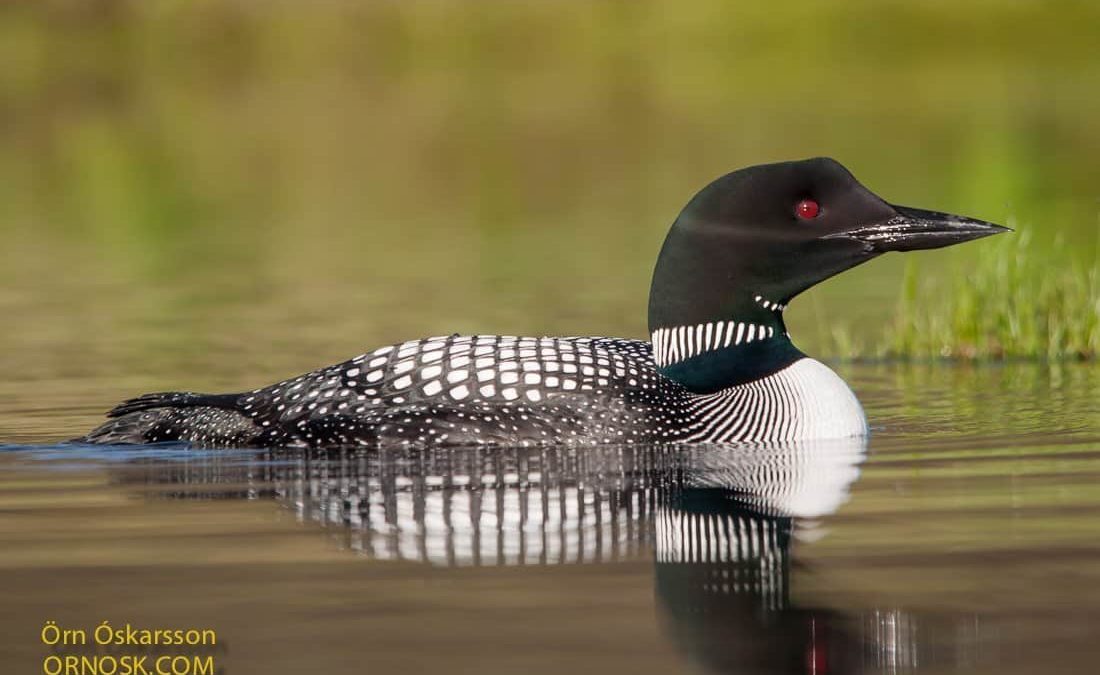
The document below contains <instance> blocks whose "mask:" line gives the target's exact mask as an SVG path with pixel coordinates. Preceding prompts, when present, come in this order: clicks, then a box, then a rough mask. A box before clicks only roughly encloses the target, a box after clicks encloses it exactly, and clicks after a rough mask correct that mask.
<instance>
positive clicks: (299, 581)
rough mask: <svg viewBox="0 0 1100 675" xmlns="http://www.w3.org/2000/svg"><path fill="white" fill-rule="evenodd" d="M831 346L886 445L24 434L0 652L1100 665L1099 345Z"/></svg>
mask: <svg viewBox="0 0 1100 675" xmlns="http://www.w3.org/2000/svg"><path fill="white" fill-rule="evenodd" d="M838 370H840V372H841V373H842V374H843V375H844V376H845V377H846V379H848V380H849V382H851V383H852V385H853V387H854V388H855V389H856V391H857V393H858V394H859V395H860V397H861V398H862V400H863V401H864V404H865V406H866V408H867V412H868V416H869V418H870V420H871V423H872V426H873V427H874V429H875V433H874V436H873V437H872V438H871V440H870V442H869V443H868V444H865V443H863V442H843V443H819V444H806V445H800V446H786V447H721V446H695V447H684V448H669V447H663V448H662V447H654V448H625V447H606V448H593V449H587V450H578V449H558V448H547V449H539V450H524V449H502V450H497V451H486V450H452V451H447V452H430V453H429V452H410V451H402V452H382V453H373V452H339V453H331V454H318V453H300V452H287V451H282V452H280V451H265V452H194V451H191V452H189V451H181V450H179V449H178V448H148V449H134V450H126V451H119V450H114V451H113V450H103V449H95V448H87V447H65V446H50V445H37V446H6V447H4V448H3V452H0V541H2V542H3V543H4V546H3V547H2V549H0V597H3V598H4V607H5V611H4V612H3V613H2V614H0V635H2V636H3V637H2V638H0V661H2V662H3V663H5V664H15V665H16V666H17V667H14V668H5V670H8V672H41V667H42V665H41V664H42V660H43V658H44V657H45V656H47V655H48V654H51V653H52V652H51V651H50V649H51V648H50V647H47V646H46V645H43V644H42V643H41V640H40V631H41V629H42V626H43V624H44V622H45V621H48V620H53V621H57V622H58V625H59V626H62V627H67V628H84V629H86V630H88V631H89V634H90V631H91V630H93V629H94V628H95V627H96V626H97V625H98V624H99V623H100V622H102V621H104V620H108V621H110V622H111V623H112V624H113V625H116V626H122V625H124V624H125V623H127V622H128V623H130V624H132V625H134V626H135V627H139V626H140V627H147V628H177V627H183V628H186V627H197V628H210V629H213V630H215V631H216V632H217V635H218V640H219V641H218V645H217V647H216V648H214V650H213V651H212V652H210V653H211V654H213V655H214V657H215V660H216V664H217V667H218V668H219V669H222V670H221V672H227V673H253V672H255V673H260V672H265V673H271V672H288V673H289V672H313V671H316V672H353V671H354V672H368V673H377V672H397V671H400V672H425V671H428V670H429V669H431V670H434V671H437V672H479V673H486V672H494V673H495V672H500V673H515V672H547V673H549V672H563V671H574V672H631V673H648V672H654V673H656V672H662V673H667V672H680V671H687V672H739V673H753V672H761V673H776V672H792V673H848V672H851V673H862V672H872V673H875V672H882V673H895V672H922V673H924V672H936V673H939V672H990V673H994V672H995V673H1036V672H1044V673H1051V672H1067V673H1079V672H1091V671H1092V668H1093V665H1094V664H1095V661H1096V656H1097V654H1098V649H1100V648H1098V647H1097V643H1096V637H1097V635H1098V634H1100V480H1098V479H1100V412H1098V409H1097V401H1098V400H1100V369H1098V368H1097V367H1096V366H1095V365H1088V364H1086V365H1075V364H1067V365H1054V366H1045V365H1043V366H1040V365H1036V364H1007V365H1003V366H997V367H953V366H948V365H907V366H902V365H881V364H871V365H840V366H838ZM47 388H48V387H47ZM69 388H70V389H71V387H69ZM62 389H64V388H63V387H58V388H57V391H59V392H60V391H61V390H62ZM53 398H55V399H56V400H51V397H49V396H47V397H45V398H43V399H40V400H36V402H35V406H34V409H33V410H31V409H28V406H27V405H26V401H27V399H26V398H25V397H12V396H8V397H5V398H4V399H3V401H4V403H3V405H2V406H0V416H2V417H4V418H7V419H11V418H12V417H21V418H24V419H31V420H34V421H35V422H34V425H31V424H28V425H27V426H26V427H25V428H23V429H22V430H21V432H20V434H19V438H17V439H15V440H19V441H25V442H35V443H41V442H43V441H45V440H47V439H49V438H56V436H57V431H56V429H57V428H58V424H57V423H55V424H54V425H53V426H50V422H49V419H50V418H49V416H48V415H47V414H45V413H44V412H43V411H45V410H48V409H49V408H50V407H51V406H55V409H57V410H58V419H59V420H65V419H68V418H66V417H65V411H64V408H65V406H67V405H69V406H71V401H70V400H69V398H68V397H67V396H66V395H65V394H63V393H58V394H57V395H56V396H55V397H53ZM19 401H22V403H18V402H19ZM6 440H11V439H6Z"/></svg>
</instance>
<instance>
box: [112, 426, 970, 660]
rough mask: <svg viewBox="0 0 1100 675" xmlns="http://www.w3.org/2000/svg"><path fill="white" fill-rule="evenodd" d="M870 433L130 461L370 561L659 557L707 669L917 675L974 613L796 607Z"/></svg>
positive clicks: (670, 604) (677, 620) (666, 606)
mask: <svg viewBox="0 0 1100 675" xmlns="http://www.w3.org/2000/svg"><path fill="white" fill-rule="evenodd" d="M865 452H866V445H865V441H863V440H850V441H832V442H816V443H798V444H786V445H757V446H738V447H732V446H703V445H700V446H684V447H667V446H658V447H634V446H616V447H611V446H608V447H599V448H584V449H577V448H509V449H491V450H490V449H482V448H460V449H445V450H402V451H361V450H348V451H339V452H327V453H322V452H316V451H313V452H311V451H300V452H299V451H286V450H280V451H270V452H266V453H261V454H257V455H248V454H227V455H219V454H206V455H203V456H201V457H197V458H195V459H188V460H184V461H181V462H178V463H155V464H154V463H150V464H140V465H137V466H135V465H134V464H131V465H130V466H129V468H128V469H127V470H125V471H122V472H120V474H119V475H120V476H122V477H123V479H124V480H126V481H127V482H130V481H139V482H142V483H144V484H145V485H146V486H147V489H148V491H149V493H150V494H151V495H158V496H164V497H169V498H182V499H225V498H238V499H258V498H274V499H276V500H277V501H279V502H280V503H282V504H283V505H285V506H286V507H288V508H290V509H293V510H294V511H295V512H296V513H297V514H298V516H299V518H300V519H302V520H303V521H313V522H317V523H321V524H324V525H326V526H328V527H329V528H330V531H335V532H337V533H338V535H339V536H340V537H341V538H342V539H343V542H344V545H345V546H347V547H348V548H349V549H352V550H354V551H358V552H360V553H361V554H363V555H365V556H368V557H370V558H375V559H385V560H395V559H396V560H410V561H419V562H425V563H430V564H434V565H447V566H463V565H482V566H489V565H547V564H570V563H573V564H575V563H606V562H613V561H615V560H618V559H635V560H636V559H637V558H638V557H639V556H652V557H653V559H654V561H655V562H654V565H655V587H656V588H655V591H656V598H657V605H658V608H659V611H660V612H661V614H662V618H663V620H664V624H665V626H666V631H667V633H668V634H669V635H670V636H672V638H673V639H674V641H675V642H676V643H677V644H678V645H680V646H681V647H682V648H683V649H684V651H685V652H687V653H688V654H689V655H690V656H691V657H692V658H693V659H694V660H696V661H697V662H699V663H701V664H702V665H704V666H705V667H707V669H708V670H713V671H716V672H734V671H735V672H813V673H825V672H911V671H914V670H918V669H921V668H923V667H926V666H927V667H937V668H942V667H958V666H965V665H967V664H969V663H973V662H974V660H975V659H976V655H975V653H974V650H973V645H975V644H977V643H978V642H979V640H978V636H977V635H976V631H977V630H978V628H977V627H976V626H977V625H978V623H977V619H976V617H974V616H973V615H971V616H969V617H964V616H953V615H948V614H942V615H930V614H913V613H908V612H906V611H903V610H900V609H892V608H888V609H876V610H861V611H837V610H828V609H819V608H813V607H799V606H798V605H797V604H796V603H793V602H792V591H791V584H792V577H794V578H795V580H797V579H798V577H799V576H800V575H802V576H812V574H813V570H812V569H803V568H802V567H800V565H799V564H798V562H797V556H796V555H795V553H796V551H797V548H798V546H799V545H800V542H803V541H808V540H813V539H815V538H817V537H821V536H825V535H826V531H825V528H824V527H823V526H822V525H821V521H822V519H823V518H825V517H826V516H828V515H829V514H831V513H833V512H834V511H836V510H837V509H838V508H839V507H840V506H841V505H842V504H843V503H844V502H845V501H846V499H847V497H848V491H849V488H850V486H851V485H852V484H853V483H854V482H855V480H856V479H857V478H858V476H859V465H860V463H861V462H862V460H863V458H864V456H865Z"/></svg>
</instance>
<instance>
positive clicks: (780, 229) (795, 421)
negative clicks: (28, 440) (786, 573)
mask: <svg viewBox="0 0 1100 675" xmlns="http://www.w3.org/2000/svg"><path fill="white" fill-rule="evenodd" d="M1006 229H1007V228H1004V227H1001V226H999V225H994V224H992V223H988V222H985V221H981V220H976V219H973V218H965V217H961V216H954V215H950V214H946V213H939V212H934V211H924V210H920V209H913V208H908V207H900V206H893V205H890V204H888V203H886V202H885V201H883V200H882V199H881V198H879V197H877V196H876V195H875V194H873V193H872V192H870V191H869V190H867V188H865V187H863V186H862V185H861V184H860V183H859V182H857V181H856V180H855V178H853V177H852V175H851V174H850V173H849V172H848V171H847V170H846V169H845V168H844V167H843V166H841V165H840V164H839V163H837V162H835V161H833V160H831V159H826V158H817V159H809V160H803V161H797V162H783V163H778V164H766V165H760V166H754V167H749V168H747V169H741V170H740V171H735V172H733V173H730V174H727V175H725V176H723V177H721V178H719V179H717V180H715V181H714V182H712V183H711V184H710V185H708V186H707V187H705V188H704V189H703V190H702V191H700V192H699V193H698V194H697V195H695V197H694V198H692V200H691V201H690V202H688V204H687V206H686V207H684V209H683V211H682V212H681V213H680V216H679V217H678V218H677V219H676V221H675V222H674V223H673V225H672V228H671V230H670V231H669V234H668V236H667V238H666V239H665V243H664V246H663V247H662V249H661V253H660V255H659V257H658V260H657V265H656V268H655V270H654V273H653V283H652V287H651V289H650V299H649V328H650V338H651V339H650V341H648V342H645V341H639V340H627V339H617V338H605V337H563V338H556V337H511V336H496V335H477V336H462V335H457V334H456V335H450V336H440V337H432V338H425V339H422V340H414V341H411V342H405V343H402V344H397V345H390V346H385V347H381V348H379V349H375V350H374V351H372V352H368V353H366V354H362V355H360V356H357V357H355V358H353V359H351V360H349V361H345V362H344V363H340V364H336V365H333V366H329V367H327V368H322V369H320V370H316V371H314V372H311V373H307V374H305V375H301V376H299V377H295V378H293V379H290V380H286V381H284V382H279V383H277V384H274V385H271V386H268V387H264V388H261V389H256V390H253V391H250V392H246V393H241V394H196V393H187V392H169V393H159V394H146V395H145V396H141V397H139V398H136V399H132V400H130V401H126V402H125V403H122V404H121V405H119V406H117V407H116V408H114V409H113V410H111V411H110V412H109V413H108V417H109V418H110V419H109V420H108V421H107V422H106V423H105V424H103V425H102V426H100V427H99V428H97V429H95V430H94V431H92V432H91V433H89V434H88V435H87V436H85V437H83V438H80V439H77V440H78V441H80V442H87V443H105V444H125V443H157V442H165V441H182V442H186V443H189V444H191V445H193V446H197V447H279V446H283V447H287V446H291V447H303V446H304V447H318V448H325V447H344V446H369V447H392V446H440V445H532V444H565V445H590V444H602V443H616V444H635V443H655V442H656V443H665V442H668V443H695V442H739V441H751V442H760V441H791V440H805V439H825V438H841V437H850V436H861V435H865V434H866V433H867V422H866V419H865V417H864V414H863V409H862V408H861V407H860V404H859V401H858V400H857V399H856V397H855V395H854V394H853V393H852V391H851V390H850V389H849V388H848V386H847V385H846V384H845V383H844V381H843V380H841V379H840V377H838V376H837V375H836V374H835V373H833V372H832V371H831V370H830V369H829V368H828V367H826V366H825V365H823V364H821V363H820V362H818V361H815V360H813V359H811V358H808V357H807V356H805V355H804V354H802V353H801V352H800V351H798V349H796V348H795V347H794V345H793V344H792V343H791V340H790V337H789V335H788V334H787V330H786V327H785V325H784V323H783V311H784V310H785V309H786V307H787V305H788V303H789V302H790V301H791V299H792V298H794V297H795V296H796V295H798V294H799V293H801V292H802V291H804V290H806V289H808V288H810V287H811V286H813V285H815V284H817V283H818V282H820V281H823V280H825V279H827V278H829V277H831V276H833V275H835V274H837V273H839V272H842V271H844V270H846V269H850V268H852V267H854V266H856V265H858V264H860V263H863V262H866V261H868V260H871V259H872V258H875V257H877V256H878V255H881V254H882V253H885V252H888V251H909V250H914V249H927V248H938V247H941V246H949V245H952V244H956V243H960V242H964V241H969V240H971V239H977V238H979V237H984V236H988V235H991V234H996V233H998V232H1003V231H1005V230H1006Z"/></svg>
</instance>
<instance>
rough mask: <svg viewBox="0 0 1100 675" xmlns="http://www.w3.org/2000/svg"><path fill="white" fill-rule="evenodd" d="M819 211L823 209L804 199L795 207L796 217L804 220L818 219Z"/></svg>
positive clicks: (812, 201)
mask: <svg viewBox="0 0 1100 675" xmlns="http://www.w3.org/2000/svg"><path fill="white" fill-rule="evenodd" d="M819 211H821V207H820V206H818V205H817V202H815V201H814V200H812V199H803V200H802V201H800V202H798V206H796V207H794V212H795V215H797V216H798V217H799V218H801V219H803V220H811V219H813V218H817V214H818V212H819Z"/></svg>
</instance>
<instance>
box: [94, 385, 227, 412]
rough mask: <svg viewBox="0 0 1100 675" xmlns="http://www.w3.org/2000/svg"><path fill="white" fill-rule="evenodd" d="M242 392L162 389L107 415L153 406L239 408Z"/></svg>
mask: <svg viewBox="0 0 1100 675" xmlns="http://www.w3.org/2000/svg"><path fill="white" fill-rule="evenodd" d="M240 397H241V395H240V394H196V393H194V392H190V391H161V392H157V393H155V394H142V395H141V396H138V397H137V398H131V399H129V400H126V401H123V402H122V403H119V404H118V405H116V406H115V407H113V408H111V409H110V411H108V412H107V417H122V416H123V415H128V414H130V413H133V412H138V411H141V410H151V409H153V408H225V409H228V410H237V409H238V407H237V401H238V400H239V399H240Z"/></svg>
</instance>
